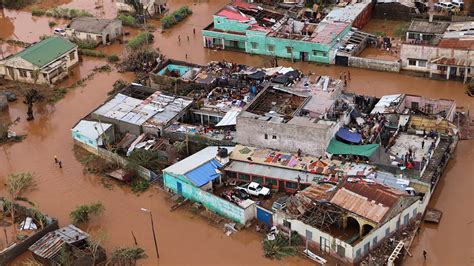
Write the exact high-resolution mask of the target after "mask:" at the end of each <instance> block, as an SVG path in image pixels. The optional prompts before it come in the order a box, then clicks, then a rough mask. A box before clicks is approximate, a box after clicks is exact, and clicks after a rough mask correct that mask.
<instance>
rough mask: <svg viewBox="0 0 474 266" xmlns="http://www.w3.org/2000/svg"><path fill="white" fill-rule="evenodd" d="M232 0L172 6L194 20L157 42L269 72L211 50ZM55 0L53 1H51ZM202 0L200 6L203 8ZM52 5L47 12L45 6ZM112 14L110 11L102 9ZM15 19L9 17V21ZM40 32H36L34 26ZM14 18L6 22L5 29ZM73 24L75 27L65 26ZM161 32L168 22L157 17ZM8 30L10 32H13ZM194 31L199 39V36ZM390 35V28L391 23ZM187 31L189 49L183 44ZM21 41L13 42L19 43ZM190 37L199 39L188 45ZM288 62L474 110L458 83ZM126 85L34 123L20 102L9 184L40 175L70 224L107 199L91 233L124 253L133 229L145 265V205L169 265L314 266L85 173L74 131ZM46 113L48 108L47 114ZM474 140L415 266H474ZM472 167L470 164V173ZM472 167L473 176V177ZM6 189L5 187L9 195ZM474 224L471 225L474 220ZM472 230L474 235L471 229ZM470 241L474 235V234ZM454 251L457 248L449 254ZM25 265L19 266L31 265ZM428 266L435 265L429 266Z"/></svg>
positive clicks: (7, 155)
mask: <svg viewBox="0 0 474 266" xmlns="http://www.w3.org/2000/svg"><path fill="white" fill-rule="evenodd" d="M94 2H95V1H91V0H89V1H87V0H75V1H59V3H60V4H62V5H67V6H70V7H76V8H82V9H86V10H89V11H93V12H94V11H97V10H96V8H95V3H94ZM104 2H105V3H104V8H103V9H104V11H103V12H104V13H102V15H103V17H106V18H112V17H114V16H115V12H116V11H115V8H114V2H113V1H110V0H109V1H107V0H104ZM226 2H227V1H224V0H213V1H185V0H175V1H173V0H170V1H169V7H170V9H171V11H172V10H174V9H176V8H178V7H179V6H182V5H185V4H188V5H189V6H191V7H192V9H193V11H194V14H193V15H191V16H190V17H188V18H187V19H186V20H184V21H183V22H181V23H179V24H178V25H176V26H174V27H173V28H171V29H170V30H167V31H165V32H161V30H157V31H156V32H155V33H154V35H155V42H154V44H153V46H154V47H155V48H159V49H160V50H161V51H162V52H163V53H164V54H165V55H166V56H167V57H168V58H175V59H180V60H185V57H186V56H185V55H186V54H188V61H191V62H194V63H199V64H205V63H207V62H209V61H211V60H229V61H234V62H238V63H242V64H248V65H255V66H262V65H263V64H264V62H265V61H266V59H265V58H264V57H261V56H251V55H247V54H244V53H238V52H228V51H214V50H210V49H204V48H203V47H202V46H203V45H202V35H201V33H200V29H202V28H204V27H205V26H207V25H208V24H209V23H210V21H211V19H212V14H213V13H215V12H216V11H217V10H218V9H220V8H221V7H222V6H223V5H224V4H225V3H226ZM47 3H49V4H47ZM54 3H58V1H45V5H53V4H54ZM194 3H196V4H194ZM45 7H47V6H45ZM100 12H102V11H100ZM4 14H5V15H4V16H0V23H2V24H1V27H0V37H2V38H4V36H6V37H5V38H13V37H16V38H19V39H20V40H22V41H26V42H32V41H37V38H39V36H41V35H42V34H44V33H49V32H50V31H51V29H50V28H49V27H48V21H50V20H52V19H51V18H38V17H31V15H30V14H28V13H26V12H17V11H8V10H5V11H4ZM5 18H6V19H5ZM34 21H36V22H38V23H37V24H34V25H35V27H32V26H31V25H33V24H32V23H33V22H34ZM4 22H5V24H4ZM63 23H64V24H65V23H67V22H63ZM149 23H150V24H152V25H154V26H157V27H159V22H158V21H156V20H154V21H149ZM4 25H6V26H7V27H4ZM193 28H195V29H196V35H193V33H192V31H193ZM386 28H387V29H384V30H388V29H389V26H386ZM127 31H130V32H131V34H130V36H129V37H127V38H131V37H133V36H134V35H135V34H137V33H138V30H136V29H127ZM178 35H181V43H180V44H179V43H178ZM12 36H13V37H12ZM187 36H189V37H190V41H189V42H188V41H187ZM100 49H101V50H104V51H105V52H107V53H110V54H112V53H114V54H120V53H121V51H122V50H123V46H121V45H118V44H114V45H111V46H107V47H104V48H100ZM104 63H105V60H98V59H95V58H85V60H84V62H83V63H82V64H81V66H80V67H79V68H76V69H75V70H74V71H73V75H72V77H71V78H70V79H68V80H67V81H65V82H64V83H62V84H60V86H64V87H66V86H70V85H71V84H73V83H74V82H75V81H77V80H79V79H80V78H81V77H84V76H85V75H87V74H88V73H89V72H90V71H91V70H92V69H93V68H94V67H95V66H97V65H102V64H104ZM279 64H281V65H285V66H294V67H295V68H299V69H302V70H303V71H304V72H306V73H307V72H316V73H318V74H322V75H330V76H333V77H339V74H340V72H343V71H350V72H351V78H352V79H351V80H350V81H349V84H348V90H349V91H354V92H358V93H362V94H368V95H374V96H381V95H384V94H393V93H411V94H418V95H423V96H427V97H432V98H447V99H455V100H456V101H457V103H458V105H461V106H465V107H468V106H469V107H470V108H471V111H472V110H473V106H474V101H473V98H469V97H468V96H467V95H466V94H464V86H463V85H462V84H461V83H457V82H443V81H434V80H428V79H425V78H416V77H411V76H405V75H399V74H394V73H384V72H374V71H369V70H364V69H352V68H343V67H336V66H318V65H315V64H307V63H301V62H297V63H292V62H289V61H286V60H279ZM117 79H125V80H128V81H131V80H133V76H132V75H131V74H118V73H116V72H112V73H98V74H96V75H95V76H94V78H93V79H92V80H90V81H88V82H87V83H86V86H85V87H78V88H76V89H74V90H72V91H70V92H69V93H68V94H67V95H66V97H65V98H64V99H63V100H61V101H59V102H58V103H57V104H56V106H55V107H54V108H46V109H45V110H39V111H40V112H39V113H37V114H36V118H37V119H36V120H35V121H33V122H28V123H27V122H26V121H25V118H26V106H25V105H24V104H23V103H21V102H17V103H14V104H12V105H11V106H10V108H9V110H8V111H7V112H6V113H4V114H3V115H4V116H9V117H12V118H16V117H20V118H21V122H20V123H19V124H18V125H17V126H15V127H14V130H15V131H17V132H18V133H26V134H28V137H27V138H26V139H25V140H24V141H23V142H21V143H16V144H14V145H4V146H2V147H0V178H4V177H5V176H6V175H7V174H9V173H13V172H18V171H31V172H33V173H34V174H35V177H36V179H37V181H38V189H37V190H35V191H33V192H31V193H28V194H27V195H25V196H27V197H28V198H29V199H30V200H32V201H34V202H37V203H39V206H40V209H41V210H42V211H43V212H45V213H48V214H50V215H52V216H54V217H57V218H58V219H59V221H60V223H61V225H66V224H67V223H68V222H69V221H70V220H69V217H68V213H69V212H70V211H71V210H72V209H74V207H75V206H76V205H79V204H83V203H91V202H95V201H101V202H102V203H103V204H104V205H105V207H106V211H105V213H104V215H103V216H101V217H99V218H97V219H95V220H94V221H93V222H92V224H91V227H92V228H94V229H97V228H102V229H103V230H105V231H106V232H107V234H108V239H107V242H106V243H105V247H106V248H107V249H108V250H109V251H111V250H113V249H114V248H116V247H123V246H133V245H134V243H133V238H132V235H131V232H132V231H133V233H134V234H135V236H136V237H137V241H138V244H139V246H141V247H143V248H145V249H146V251H147V254H148V255H149V258H148V259H146V260H143V261H140V264H143V265H157V259H156V258H155V253H154V246H153V239H152V237H151V232H150V230H151V228H150V223H149V222H150V221H149V216H148V215H147V214H146V213H143V212H141V211H140V208H147V209H150V210H152V212H153V216H154V219H155V226H156V232H157V238H158V245H159V248H160V255H161V258H160V260H159V264H160V265H190V264H193V265H275V264H278V265H310V264H311V263H310V262H309V261H307V260H304V259H300V258H291V259H285V260H282V261H271V260H268V259H265V258H264V257H263V252H262V249H261V244H260V238H259V236H258V235H256V234H254V233H253V232H250V231H244V232H239V233H238V234H236V235H233V236H231V237H227V236H225V235H224V234H223V232H222V231H221V230H219V229H217V228H215V227H213V226H209V224H208V223H207V222H206V221H205V220H204V219H202V218H201V217H199V216H197V215H193V214H191V213H189V212H186V211H184V210H177V211H175V212H172V213H171V212H169V206H170V204H168V203H167V202H166V196H167V195H166V194H165V193H163V192H161V191H157V190H155V189H151V190H150V191H149V192H146V193H145V194H142V195H141V196H136V195H134V194H133V193H131V192H130V190H129V189H127V188H126V187H119V186H114V188H113V190H109V189H107V188H104V187H103V185H101V184H100V177H98V176H95V175H90V174H83V166H82V165H81V164H80V163H79V162H78V161H76V159H75V157H74V154H73V152H72V147H73V143H72V139H71V133H70V129H71V128H72V127H73V125H74V124H75V123H76V122H77V121H78V120H79V119H81V118H82V117H84V116H85V115H86V114H88V113H89V112H91V111H92V110H93V109H95V108H96V107H97V106H98V105H99V104H101V103H103V101H104V100H105V99H106V97H107V92H108V91H109V90H111V89H112V84H113V83H114V82H115V80H117ZM37 111H38V110H37ZM473 150H474V142H473V141H471V142H461V143H460V144H459V145H458V149H457V152H456V154H457V157H456V159H455V160H453V161H451V162H450V164H449V167H448V170H447V171H446V173H445V175H444V176H443V179H442V181H441V183H440V186H439V187H438V191H437V192H436V194H435V196H434V199H433V201H432V202H431V206H432V207H434V208H438V209H441V210H442V211H443V212H444V216H443V219H442V221H441V223H440V225H438V226H429V227H423V229H422V232H423V233H422V235H421V237H419V238H418V239H417V240H416V242H415V247H414V249H413V250H412V252H413V254H414V257H413V258H409V259H408V260H407V262H406V263H405V264H406V265H420V264H422V263H423V261H422V255H421V253H422V250H423V249H424V250H426V251H427V252H428V262H429V265H458V264H459V265H460V264H463V265H465V264H466V263H465V262H466V259H467V260H469V259H470V261H467V264H469V263H472V246H473V242H472V241H473V238H472V226H473V223H472V220H473V219H474V218H473V217H472V212H469V211H466V210H465V209H462V208H460V207H459V206H460V205H462V202H473V198H472V197H473V196H472V193H470V190H471V189H472V187H473V183H472V182H473V181H472V180H473V179H472V173H473V172H474V171H473V168H472V160H473ZM54 155H57V156H58V157H59V158H60V160H62V161H63V163H64V168H63V169H59V168H58V167H57V165H55V164H54V162H53V156H54ZM466 167H470V168H466ZM466 170H468V171H466ZM4 193H6V192H5V190H4V188H3V187H1V188H0V195H2V194H4ZM469 222H471V223H469ZM466 231H468V232H469V231H470V232H471V234H470V235H468V236H466V234H465V232H466ZM469 236H470V237H469ZM447 247H456V249H455V250H452V249H454V248H449V250H448V248H447ZM22 258H23V259H24V256H23V257H22ZM22 258H20V259H18V260H17V262H18V263H19V262H20V261H21V259H22ZM427 265H428V264H427Z"/></svg>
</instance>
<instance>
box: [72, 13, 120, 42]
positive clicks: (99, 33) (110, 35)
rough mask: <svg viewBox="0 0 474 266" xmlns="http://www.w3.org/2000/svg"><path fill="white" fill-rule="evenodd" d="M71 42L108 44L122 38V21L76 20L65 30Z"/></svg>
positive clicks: (85, 18) (87, 18)
mask: <svg viewBox="0 0 474 266" xmlns="http://www.w3.org/2000/svg"><path fill="white" fill-rule="evenodd" d="M65 31H66V36H67V37H68V39H69V40H71V41H75V40H79V41H84V42H90V43H94V44H97V45H98V44H107V43H109V42H113V41H114V40H116V39H121V38H122V21H120V20H116V19H98V18H91V17H83V18H76V19H74V20H73V21H72V22H71V23H70V24H69V25H68V26H67V27H66V29H65Z"/></svg>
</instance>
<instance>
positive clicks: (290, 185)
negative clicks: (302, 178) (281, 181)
mask: <svg viewBox="0 0 474 266" xmlns="http://www.w3.org/2000/svg"><path fill="white" fill-rule="evenodd" d="M285 187H286V188H290V189H297V188H298V183H296V182H289V181H286V182H285Z"/></svg>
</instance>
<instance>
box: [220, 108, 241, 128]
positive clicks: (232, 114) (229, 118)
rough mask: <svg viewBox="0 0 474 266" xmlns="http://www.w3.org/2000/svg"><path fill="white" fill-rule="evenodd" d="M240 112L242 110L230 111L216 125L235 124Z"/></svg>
mask: <svg viewBox="0 0 474 266" xmlns="http://www.w3.org/2000/svg"><path fill="white" fill-rule="evenodd" d="M239 114H240V110H230V111H228V112H227V113H226V114H225V115H224V117H223V118H222V120H221V121H219V123H217V125H216V127H225V126H234V125H236V124H237V116H238V115H239Z"/></svg>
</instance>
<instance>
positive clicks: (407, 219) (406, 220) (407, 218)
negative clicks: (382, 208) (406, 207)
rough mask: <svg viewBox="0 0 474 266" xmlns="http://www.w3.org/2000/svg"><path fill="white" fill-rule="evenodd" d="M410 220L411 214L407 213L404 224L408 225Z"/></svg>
mask: <svg viewBox="0 0 474 266" xmlns="http://www.w3.org/2000/svg"><path fill="white" fill-rule="evenodd" d="M409 220H410V214H409V213H407V214H405V216H403V224H405V225H406V224H408V221H409Z"/></svg>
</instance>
